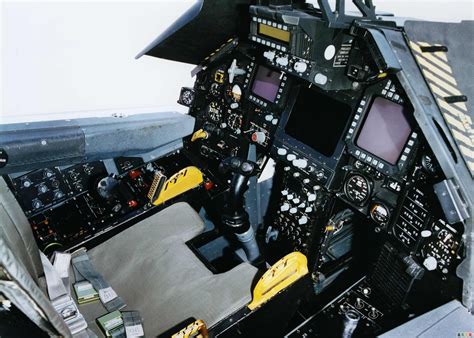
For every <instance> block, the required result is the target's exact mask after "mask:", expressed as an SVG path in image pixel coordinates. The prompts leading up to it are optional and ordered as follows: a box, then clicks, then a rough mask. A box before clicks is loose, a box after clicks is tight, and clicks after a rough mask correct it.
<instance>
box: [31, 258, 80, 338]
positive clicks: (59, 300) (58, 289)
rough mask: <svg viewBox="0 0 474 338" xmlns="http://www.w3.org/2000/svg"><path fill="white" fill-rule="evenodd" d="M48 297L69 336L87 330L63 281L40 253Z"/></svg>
mask: <svg viewBox="0 0 474 338" xmlns="http://www.w3.org/2000/svg"><path fill="white" fill-rule="evenodd" d="M40 256H41V263H42V264H43V270H44V275H45V278H46V284H47V287H48V295H49V299H50V300H51V304H52V305H53V307H54V309H55V310H56V312H57V313H58V314H59V315H60V316H61V317H62V318H63V320H64V322H65V323H66V325H67V326H68V328H69V330H70V331H71V334H73V335H76V334H78V333H80V332H81V331H84V330H86V329H87V322H86V320H85V319H84V317H83V316H82V314H81V313H80V312H79V309H78V308H77V305H76V303H75V302H74V300H73V299H72V298H71V296H70V295H69V293H68V291H67V289H66V287H65V286H64V284H63V280H62V279H61V277H60V276H59V274H58V272H57V271H56V269H55V268H54V267H53V265H52V264H51V262H50V261H49V259H48V258H47V257H46V256H45V254H44V253H42V252H40Z"/></svg>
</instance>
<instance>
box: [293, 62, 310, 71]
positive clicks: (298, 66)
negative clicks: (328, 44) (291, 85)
mask: <svg viewBox="0 0 474 338" xmlns="http://www.w3.org/2000/svg"><path fill="white" fill-rule="evenodd" d="M293 68H294V70H295V71H296V72H298V73H304V72H306V70H307V69H308V65H307V63H306V62H302V61H298V62H295V65H294V66H293Z"/></svg>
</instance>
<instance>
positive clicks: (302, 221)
mask: <svg viewBox="0 0 474 338" xmlns="http://www.w3.org/2000/svg"><path fill="white" fill-rule="evenodd" d="M306 223H308V217H306V216H301V217H300V219H299V220H298V224H299V225H305V224H306Z"/></svg>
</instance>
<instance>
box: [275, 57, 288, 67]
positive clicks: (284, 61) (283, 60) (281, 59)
mask: <svg viewBox="0 0 474 338" xmlns="http://www.w3.org/2000/svg"><path fill="white" fill-rule="evenodd" d="M276 63H277V64H279V65H280V66H283V67H286V66H288V57H286V56H285V57H277V58H276Z"/></svg>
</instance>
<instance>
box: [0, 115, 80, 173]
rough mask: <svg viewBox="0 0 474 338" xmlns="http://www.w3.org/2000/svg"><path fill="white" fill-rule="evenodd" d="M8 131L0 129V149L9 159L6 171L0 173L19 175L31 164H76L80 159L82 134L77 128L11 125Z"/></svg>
mask: <svg viewBox="0 0 474 338" xmlns="http://www.w3.org/2000/svg"><path fill="white" fill-rule="evenodd" d="M13 126H14V127H15V129H13V128H12V127H13ZM8 127H9V128H8V129H9V130H4V128H3V127H0V148H2V149H3V150H4V151H5V152H6V153H7V154H8V158H9V161H8V164H7V167H6V168H4V169H2V170H0V172H4V170H6V171H9V172H14V171H19V170H22V168H29V167H30V166H34V165H35V163H61V162H63V161H67V162H69V161H79V160H80V159H81V158H83V156H84V134H83V132H82V130H81V128H79V127H78V126H54V125H53V126H48V125H45V124H41V125H39V126H38V127H37V128H34V127H32V126H31V125H23V124H15V125H10V126H8ZM5 129H7V128H5Z"/></svg>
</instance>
